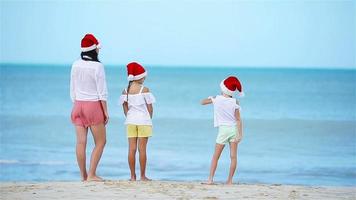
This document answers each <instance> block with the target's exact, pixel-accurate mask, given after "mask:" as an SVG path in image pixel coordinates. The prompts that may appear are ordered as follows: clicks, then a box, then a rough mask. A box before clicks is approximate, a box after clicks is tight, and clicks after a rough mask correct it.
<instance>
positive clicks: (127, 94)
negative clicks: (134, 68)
mask: <svg viewBox="0 0 356 200" xmlns="http://www.w3.org/2000/svg"><path fill="white" fill-rule="evenodd" d="M132 82H133V81H129V84H128V85H127V90H126V101H127V103H129V90H130V87H131V83H132Z"/></svg>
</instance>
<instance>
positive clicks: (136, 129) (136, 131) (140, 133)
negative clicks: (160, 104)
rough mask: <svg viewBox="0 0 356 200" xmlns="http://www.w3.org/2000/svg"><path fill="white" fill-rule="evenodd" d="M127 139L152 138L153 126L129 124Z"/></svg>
mask: <svg viewBox="0 0 356 200" xmlns="http://www.w3.org/2000/svg"><path fill="white" fill-rule="evenodd" d="M126 130H127V137H128V138H131V137H151V136H152V126H149V125H134V124H127V126H126Z"/></svg>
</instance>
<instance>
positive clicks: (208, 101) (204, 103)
mask: <svg viewBox="0 0 356 200" xmlns="http://www.w3.org/2000/svg"><path fill="white" fill-rule="evenodd" d="M212 98H213V97H208V98H206V99H203V100H202V101H201V102H200V103H201V105H208V104H211V103H213V100H212Z"/></svg>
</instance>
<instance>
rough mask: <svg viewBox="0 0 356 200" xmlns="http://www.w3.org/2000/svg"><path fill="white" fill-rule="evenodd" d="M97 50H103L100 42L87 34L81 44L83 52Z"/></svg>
mask: <svg viewBox="0 0 356 200" xmlns="http://www.w3.org/2000/svg"><path fill="white" fill-rule="evenodd" d="M96 48H98V49H100V48H101V46H100V44H99V41H98V40H97V39H96V38H95V37H94V35H93V34H86V35H85V36H84V37H83V39H82V44H81V49H82V52H87V51H91V50H94V49H96Z"/></svg>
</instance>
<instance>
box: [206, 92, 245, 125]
mask: <svg viewBox="0 0 356 200" xmlns="http://www.w3.org/2000/svg"><path fill="white" fill-rule="evenodd" d="M209 99H211V100H212V102H213V105H214V127H218V126H221V125H225V126H234V125H236V118H235V110H236V109H241V107H240V106H239V105H237V103H236V99H235V98H228V97H224V96H222V95H217V96H216V97H215V98H213V97H209Z"/></svg>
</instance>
